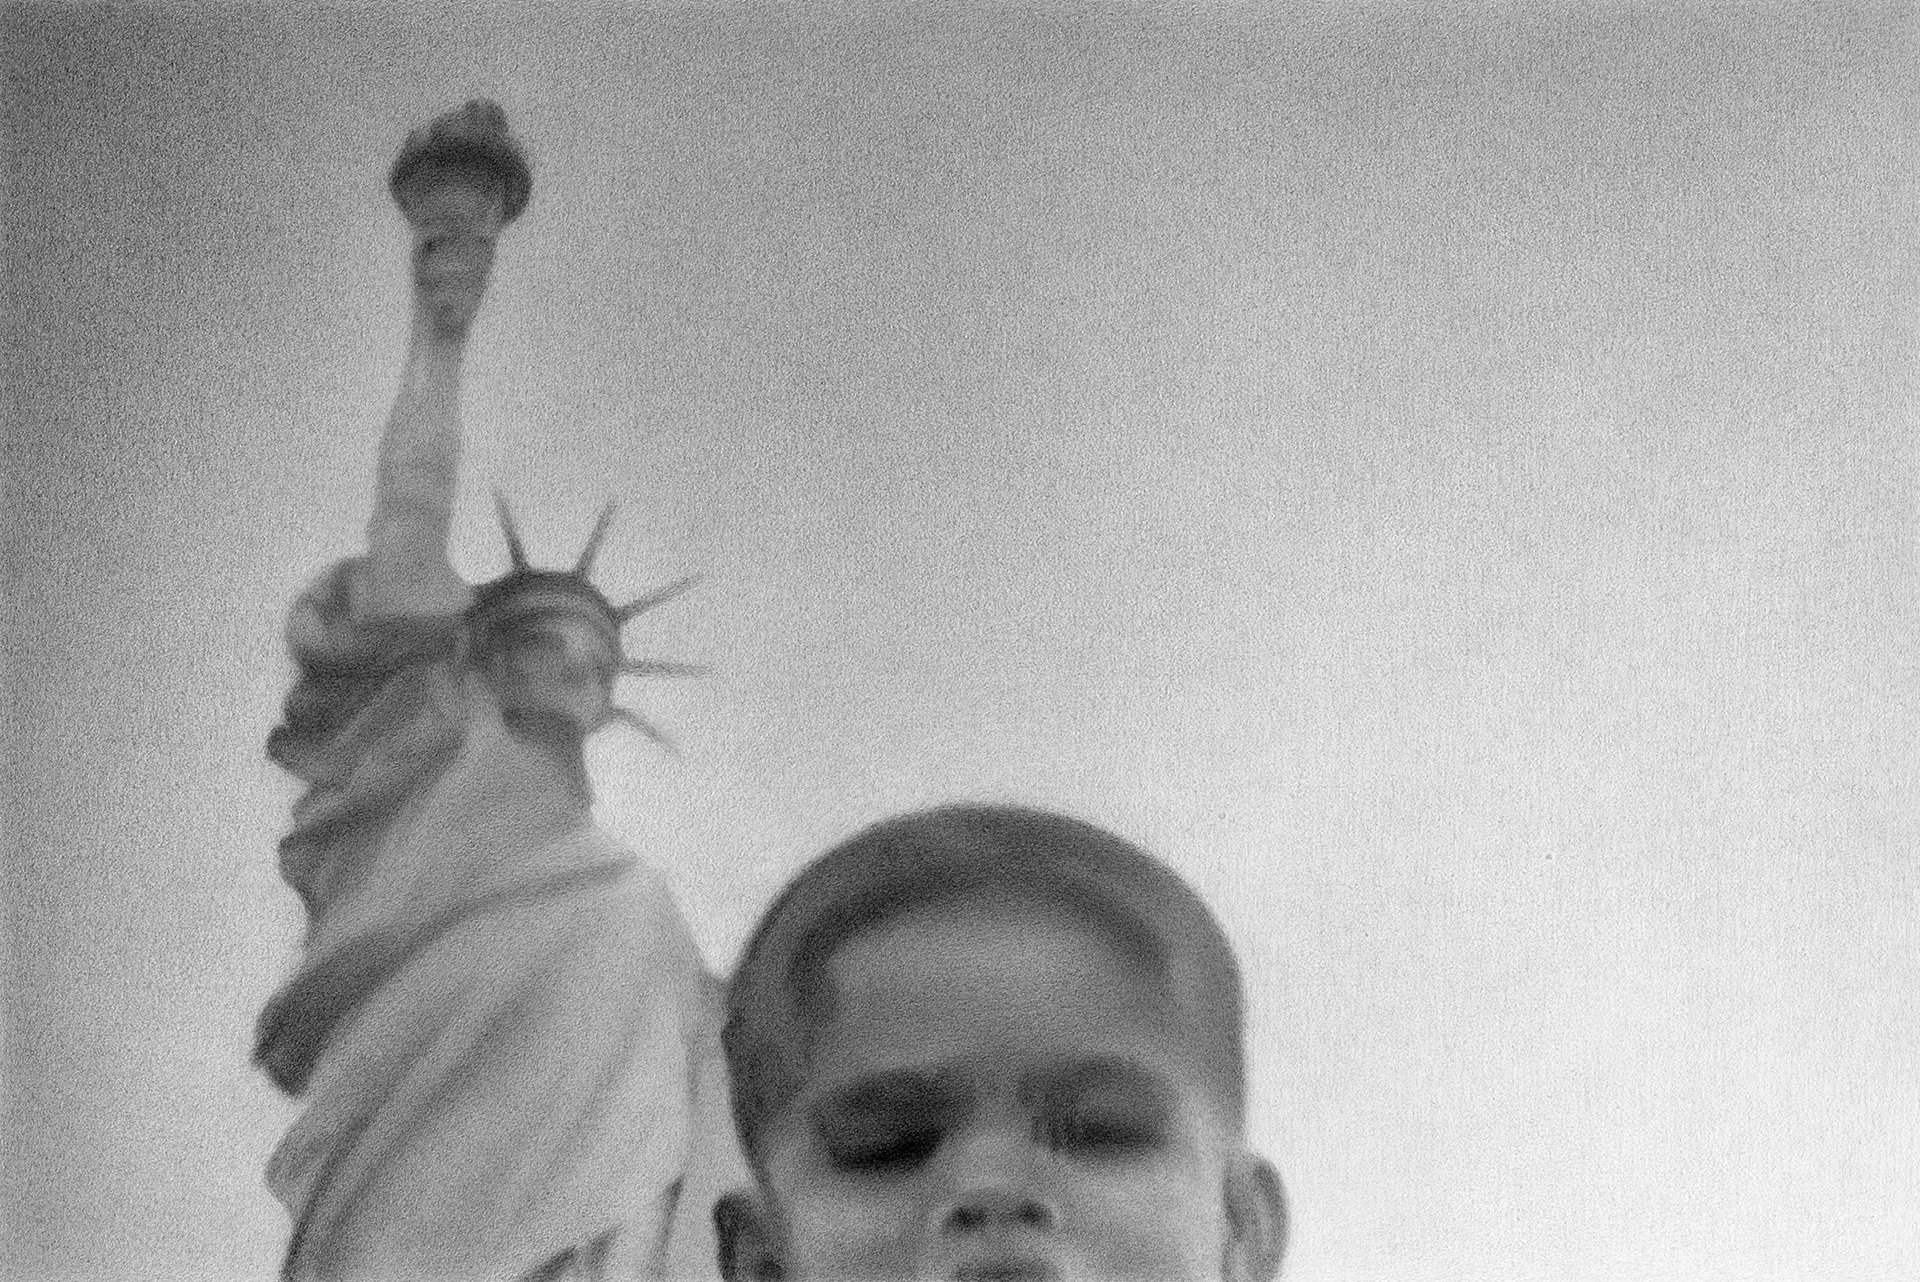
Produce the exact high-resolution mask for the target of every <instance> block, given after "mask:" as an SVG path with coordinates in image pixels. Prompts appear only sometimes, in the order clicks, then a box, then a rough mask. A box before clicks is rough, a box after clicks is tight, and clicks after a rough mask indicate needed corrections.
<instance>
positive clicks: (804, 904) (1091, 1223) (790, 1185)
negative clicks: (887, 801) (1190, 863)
mask: <svg viewBox="0 0 1920 1282" xmlns="http://www.w3.org/2000/svg"><path fill="white" fill-rule="evenodd" d="M725 1044H726V1053H727V1060H728V1066H729V1069H730V1071H731V1074H732V1077H733V1100H734V1116H735V1122H736V1124H737V1128H738V1131H739V1136H740V1142H741V1144H742V1146H743V1148H744V1150H745V1152H746V1154H747V1158H748V1161H749V1163H750V1164H751V1166H752V1168H753V1172H754V1176H755V1187H753V1188H752V1189H743V1190H740V1191H738V1192H736V1193H734V1194H732V1195H730V1196H729V1197H727V1198H725V1199H723V1201H722V1202H721V1204H720V1206H719V1208H718V1209H717V1211H716V1219H717V1222H718V1228H719V1231H720V1239H721V1259H722V1268H723V1272H724V1273H725V1274H726V1276H727V1277H728V1278H729V1279H730V1280H734V1282H738V1280H744V1279H772V1278H782V1279H789V1280H791V1282H799V1280H801V1279H848V1278H874V1279H881V1278H884V1279H890V1280H893V1282H899V1280H902V1279H920V1278H943V1279H956V1280H960V1282H1014V1280H1033V1282H1040V1280H1048V1279H1052V1280H1059V1282H1065V1280H1067V1279H1082V1278H1138V1279H1152V1280H1153V1282H1169V1280H1171V1279H1201V1278H1208V1279H1216V1278H1217V1279H1228V1280H1230V1282H1255V1280H1258V1279H1270V1278H1272V1277H1274V1276H1275V1275H1276V1274H1277V1273H1278V1271H1279V1266H1280V1259H1281V1255H1282V1252H1283V1250H1284V1247H1285V1241H1286V1204H1285V1199H1284V1196H1283V1194H1282V1191H1281V1187H1280V1181H1279V1178H1278V1176H1277V1175H1276V1174H1275V1173H1274V1170H1273V1168H1272V1166H1271V1165H1270V1164H1268V1163H1267V1162H1266V1161H1264V1160H1263V1159H1261V1158H1260V1157H1259V1155H1258V1154H1256V1153H1254V1152H1253V1151H1252V1150H1251V1149H1250V1148H1249V1147H1248V1145H1247V1143H1246V1140H1245V1137H1244V1133H1243V1115H1244V1111H1245V1102H1246V1100H1245V1096H1246V1085H1245V1076H1246V1074H1245V1063H1244V1055H1243V1051H1242V998H1241V987H1240V975H1239V968H1238V966H1237V965H1236V964H1235V962H1234V957H1233V952H1232V949H1231V948H1230V946H1229V945H1228V943H1227V941H1226V938H1225V936H1224V935H1223V934H1222V933H1221V930H1220V927H1219V924H1218V923H1217V922H1216V921H1215V920H1214V918H1213V916H1212V914H1211V913H1209V912H1208V910H1207V908H1206V906H1205V905H1204V904H1203V903H1202V902H1201V901H1200V898H1199V897H1198V896H1197V895H1196V894H1195V893H1194V892H1193V890H1192V889H1190V888H1189V887H1188V886H1187V885H1186V884H1185V883H1184V882H1182V881H1181V880H1180V878H1179V877H1178V876H1176V875H1175V874H1174V873H1173V872H1172V871H1171V870H1170V869H1168V868H1167V867H1166V866H1165V865H1164V864H1161V863H1160V862H1159V861H1157V860H1155V859H1153V858H1152V857H1151V856H1149V855H1147V854H1145V853H1144V852H1142V851H1141V850H1139V849H1138V848H1136V847H1134V846H1132V845H1130V844H1129V843H1127V842H1125V841H1123V840H1121V839H1120V838H1119V837H1116V836H1114V835H1113V834H1111V833H1108V832H1105V831H1103V830H1102V829H1099V828H1096V827H1094V826H1092V825H1090V824H1086V823H1082V822H1080V821H1078V820H1074V819H1069V818H1066V817H1064V816H1061V815H1057V814H1051V813H1047V812H1044V811H1038V810H1030V809H1024V808H1018V807H1007V806H954V807H947V808H943V809H938V810H932V811H927V812H923V813H919V814H912V815H907V816H904V817H902V818H897V819H893V820H889V821H887V822H885V823H882V824H879V825H877V826H875V827H873V828H870V829H868V830H866V831H865V832H863V833H860V834H859V835H857V836H855V837H853V838H852V839H851V840H849V841H847V842H846V843H844V844H842V845H841V846H839V847H837V848H835V849H833V850H831V851H829V852H828V853H827V854H825V855H823V856H821V857H820V858H819V859H818V860H816V861H815V862H814V863H813V864H812V865H810V866H809V867H808V868H807V869H806V870H804V871H803V872H802V873H801V874H800V876H799V877H798V878H796V879H795V880H794V882H793V883H792V884H791V885H790V886H788V888H787V889H786V891H785V892H784V893H783V894H782V895H781V896H780V898H779V900H778V901H777V902H776V903H775V904H774V905H773V907H772V908H771V909H770V910H769V911H768V913H767V915H766V916H765V917H764V918H763V919H762V921H761V923H760V925H759V927H758V929H757V930H756V931H755V933H754V935H753V937H752V939H751V940H750V941H749V943H748V945H747V948H746V951H745V953H744V954H743V955H742V958H741V962H740V965H739V968H738V970H737V971H736V973H735V976H734V979H733V982H732V985H731V987H730V991H729V995H728V1010H727V1025H726V1032H725Z"/></svg>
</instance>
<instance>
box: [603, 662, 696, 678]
mask: <svg viewBox="0 0 1920 1282" xmlns="http://www.w3.org/2000/svg"><path fill="white" fill-rule="evenodd" d="M620 671H622V672H625V673H627V674H629V675H630V676H638V677H708V676H712V675H713V670H712V669H711V668H708V667H705V666H703V665H701V664H698V663H672V662H669V661H668V660H666V659H628V660H626V661H624V662H623V663H621V665H620Z"/></svg>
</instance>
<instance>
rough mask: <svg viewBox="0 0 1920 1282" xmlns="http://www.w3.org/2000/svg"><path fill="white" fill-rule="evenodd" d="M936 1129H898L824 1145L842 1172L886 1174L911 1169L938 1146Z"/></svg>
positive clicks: (939, 1135)
mask: <svg viewBox="0 0 1920 1282" xmlns="http://www.w3.org/2000/svg"><path fill="white" fill-rule="evenodd" d="M940 1140H941V1132H940V1131H938V1130H936V1129H919V1130H908V1131H898V1132H895V1133H892V1134H888V1135H884V1136H877V1137H875V1138H873V1139H870V1140H860V1141H850V1142H849V1141H843V1142H839V1143H835V1144H831V1145H829V1146H828V1150H827V1151H828V1154H829V1156H831V1157H832V1159H833V1164H834V1165H835V1166H836V1167H838V1168H840V1169H841V1170H843V1171H855V1172H860V1173H862V1174H889V1173H903V1172H906V1171H911V1170H913V1169H914V1168H915V1167H917V1166H919V1165H920V1164H921V1163H922V1162H925V1161H926V1160H927V1159H928V1158H930V1157H932V1156H933V1153H934V1150H935V1149H937V1148H939V1147H940Z"/></svg>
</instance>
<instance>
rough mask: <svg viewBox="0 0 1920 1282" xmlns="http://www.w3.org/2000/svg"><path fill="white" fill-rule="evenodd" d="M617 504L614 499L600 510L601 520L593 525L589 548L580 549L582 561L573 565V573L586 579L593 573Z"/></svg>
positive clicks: (588, 542) (588, 537)
mask: <svg viewBox="0 0 1920 1282" xmlns="http://www.w3.org/2000/svg"><path fill="white" fill-rule="evenodd" d="M615 506H616V504H615V503H614V501H613V500H612V499H608V500H607V505H606V506H605V507H603V508H601V509H600V519H599V520H597V521H595V522H594V523H593V533H592V534H589V535H588V536H587V546H586V547H584V548H582V549H580V559H579V560H578V561H576V562H574V564H573V572H574V573H575V574H577V575H579V576H580V577H581V578H583V579H584V578H586V577H587V575H588V574H590V573H591V572H592V571H593V558H594V557H596V556H598V555H599V554H600V540H601V539H603V538H605V537H606V536H607V525H608V523H609V522H611V521H612V520H613V510H614V508H615Z"/></svg>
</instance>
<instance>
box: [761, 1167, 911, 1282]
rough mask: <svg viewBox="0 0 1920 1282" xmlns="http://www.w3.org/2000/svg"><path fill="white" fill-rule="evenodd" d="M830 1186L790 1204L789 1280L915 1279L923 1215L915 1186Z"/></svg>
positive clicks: (788, 1221) (800, 1195)
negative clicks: (914, 1192) (915, 1192)
mask: <svg viewBox="0 0 1920 1282" xmlns="http://www.w3.org/2000/svg"><path fill="white" fill-rule="evenodd" d="M827 1183H828V1184H829V1187H825V1188H822V1187H815V1188H811V1189H808V1190H807V1191H806V1192H804V1193H801V1194H799V1195H798V1196H797V1197H794V1198H792V1199H791V1200H790V1201H789V1207H790V1211H789V1214H788V1218H787V1227H788V1234H789V1237H788V1259H787V1266H788V1268H787V1276H788V1277H789V1278H790V1279H794V1282H801V1280H803V1279H827V1278H849V1279H851V1278H886V1279H901V1278H911V1277H912V1276H914V1268H915V1263H916V1261H915V1258H914V1256H915V1246H916V1244H917V1242H918V1239H919V1234H920V1229H921V1227H922V1226H921V1223H920V1221H921V1218H922V1216H921V1214H920V1207H919V1203H918V1201H917V1200H916V1199H915V1198H914V1196H913V1194H912V1190H911V1186H910V1185H907V1184H899V1185H886V1184H879V1183H876V1184H874V1185H871V1186H865V1187H861V1188H859V1189H854V1188H850V1187H848V1186H846V1185H840V1186H839V1187H832V1186H831V1185H832V1183H833V1182H831V1181H829V1182H827Z"/></svg>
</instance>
